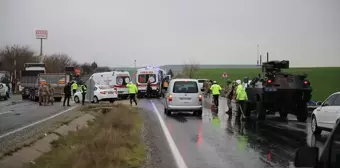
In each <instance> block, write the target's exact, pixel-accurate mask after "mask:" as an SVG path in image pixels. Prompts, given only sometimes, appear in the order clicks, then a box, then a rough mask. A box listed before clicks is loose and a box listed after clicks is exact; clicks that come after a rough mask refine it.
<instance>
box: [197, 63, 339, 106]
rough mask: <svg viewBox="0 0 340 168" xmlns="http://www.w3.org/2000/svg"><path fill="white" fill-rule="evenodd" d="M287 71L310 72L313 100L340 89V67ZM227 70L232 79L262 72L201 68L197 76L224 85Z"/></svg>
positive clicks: (258, 70) (295, 72) (245, 69)
mask: <svg viewBox="0 0 340 168" xmlns="http://www.w3.org/2000/svg"><path fill="white" fill-rule="evenodd" d="M283 71H285V72H290V73H293V74H302V73H306V74H308V77H307V79H308V80H309V81H310V82H311V85H312V88H313V92H312V95H313V97H312V99H313V100H318V101H321V100H324V99H326V98H327V97H328V96H329V95H330V94H331V93H334V92H337V91H340V85H339V80H338V79H340V67H320V68H319V67H318V68H290V69H284V70H283ZM223 72H227V74H228V76H229V77H230V79H232V80H236V79H241V80H243V78H244V77H246V76H247V77H249V78H250V79H251V78H253V77H255V76H256V75H257V74H259V73H260V72H261V69H260V68H226V69H200V70H198V71H197V72H196V73H195V78H207V79H212V80H216V81H217V82H219V84H221V85H223V79H222V74H223Z"/></svg>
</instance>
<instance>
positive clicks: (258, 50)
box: [257, 45, 260, 66]
mask: <svg viewBox="0 0 340 168" xmlns="http://www.w3.org/2000/svg"><path fill="white" fill-rule="evenodd" d="M259 48H260V46H259V45H257V66H259V55H260V53H259V52H260V49H259Z"/></svg>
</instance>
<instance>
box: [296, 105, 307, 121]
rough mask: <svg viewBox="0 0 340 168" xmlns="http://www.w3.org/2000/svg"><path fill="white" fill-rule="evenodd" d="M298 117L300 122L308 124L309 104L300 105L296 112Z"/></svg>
mask: <svg viewBox="0 0 340 168" xmlns="http://www.w3.org/2000/svg"><path fill="white" fill-rule="evenodd" d="M295 114H296V117H297V119H298V121H299V122H306V120H307V118H308V109H307V104H304V105H300V106H298V108H297V109H296V111H295Z"/></svg>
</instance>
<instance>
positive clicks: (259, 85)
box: [246, 60, 312, 122]
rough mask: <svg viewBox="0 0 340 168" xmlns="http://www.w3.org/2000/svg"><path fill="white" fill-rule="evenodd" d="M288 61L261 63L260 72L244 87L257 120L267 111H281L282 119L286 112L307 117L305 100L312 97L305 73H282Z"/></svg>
mask: <svg viewBox="0 0 340 168" xmlns="http://www.w3.org/2000/svg"><path fill="white" fill-rule="evenodd" d="M288 68H289V61H286V60H283V61H268V62H265V63H263V64H262V74H259V76H257V77H255V78H254V79H253V80H252V81H251V83H250V85H249V86H248V87H247V88H246V92H247V94H248V99H249V106H248V110H247V115H248V116H249V115H250V111H256V113H255V114H256V117H257V119H258V120H263V119H265V117H266V115H267V114H273V113H274V114H275V113H276V112H279V113H280V117H281V118H282V119H286V118H287V115H288V114H293V115H296V117H297V119H298V121H300V122H305V121H306V119H307V116H308V110H307V102H308V101H310V99H311V96H312V95H311V93H312V88H311V86H310V82H309V81H308V80H307V75H306V74H300V75H295V74H291V73H287V72H282V71H281V69H288Z"/></svg>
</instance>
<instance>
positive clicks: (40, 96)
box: [38, 84, 43, 106]
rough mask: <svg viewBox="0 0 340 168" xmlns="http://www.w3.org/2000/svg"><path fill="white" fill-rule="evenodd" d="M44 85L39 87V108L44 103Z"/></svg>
mask: <svg viewBox="0 0 340 168" xmlns="http://www.w3.org/2000/svg"><path fill="white" fill-rule="evenodd" d="M42 93H43V85H42V84H41V85H40V86H39V90H38V96H39V106H41V105H42V104H41V103H42V101H43V94H42Z"/></svg>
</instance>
